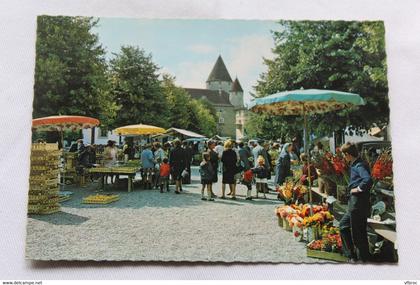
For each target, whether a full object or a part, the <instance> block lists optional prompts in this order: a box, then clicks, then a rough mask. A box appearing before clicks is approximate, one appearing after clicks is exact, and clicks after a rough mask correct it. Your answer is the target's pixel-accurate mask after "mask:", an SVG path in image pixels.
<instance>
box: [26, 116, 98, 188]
mask: <svg viewBox="0 0 420 285" xmlns="http://www.w3.org/2000/svg"><path fill="white" fill-rule="evenodd" d="M99 124H100V122H99V120H98V119H95V118H91V117H86V116H70V115H58V116H49V117H43V118H36V119H33V120H32V130H33V131H57V132H59V133H60V140H61V141H60V143H61V145H63V141H64V131H65V130H71V131H76V130H80V129H89V128H94V127H96V126H99ZM63 162H64V163H63V166H62V167H61V169H60V179H61V182H62V183H63V184H68V183H74V182H75V181H77V180H78V178H79V175H78V173H77V171H76V167H77V154H76V153H69V152H63ZM82 180H83V179H82Z"/></svg>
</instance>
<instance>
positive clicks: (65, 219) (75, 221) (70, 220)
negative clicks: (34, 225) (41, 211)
mask: <svg viewBox="0 0 420 285" xmlns="http://www.w3.org/2000/svg"><path fill="white" fill-rule="evenodd" d="M28 217H29V218H32V219H36V220H39V221H43V222H47V223H50V224H54V225H80V224H82V223H84V222H86V221H87V220H89V218H86V217H82V216H78V215H74V214H70V213H66V212H57V213H54V214H51V215H28Z"/></svg>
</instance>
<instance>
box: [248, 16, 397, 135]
mask: <svg viewBox="0 0 420 285" xmlns="http://www.w3.org/2000/svg"><path fill="white" fill-rule="evenodd" d="M273 39H274V43H275V47H274V49H273V53H274V55H275V56H274V58H273V59H265V60H264V63H265V65H266V66H267V72H265V73H262V74H261V75H260V79H259V80H258V83H257V85H256V86H255V91H256V96H258V97H259V96H267V95H269V94H273V93H276V92H279V91H285V90H295V89H300V88H304V89H312V88H316V89H331V90H339V91H345V92H353V93H357V94H360V95H361V96H362V97H363V98H364V99H365V101H366V102H367V104H366V105H365V106H361V107H359V108H354V109H352V110H342V111H339V112H330V113H326V114H322V115H316V116H312V117H311V119H310V125H311V129H312V131H313V132H314V133H316V134H319V135H324V134H328V133H330V132H331V131H336V130H340V129H345V128H346V127H350V130H351V131H361V130H363V129H368V128H370V127H371V126H372V125H375V124H376V125H378V126H383V125H386V124H387V123H388V120H389V107H388V95H387V94H388V85H387V77H386V73H387V69H386V54H385V40H384V25H383V23H382V22H345V21H317V22H313V21H280V22H279V29H278V30H276V31H273ZM251 117H252V118H253V121H252V120H249V123H248V126H247V129H248V128H249V129H250V131H251V134H253V135H255V134H258V133H260V132H262V130H265V129H269V128H270V125H271V124H273V121H276V122H278V124H277V125H278V126H276V127H275V128H274V129H273V131H274V133H273V136H277V137H280V136H282V135H283V136H284V134H285V133H286V134H288V133H292V132H295V131H296V130H297V129H298V128H299V125H300V128H301V126H302V125H301V119H300V118H299V117H296V116H290V117H286V116H284V117H270V116H267V115H252V116H251ZM257 118H258V119H257ZM252 132H254V133H252Z"/></svg>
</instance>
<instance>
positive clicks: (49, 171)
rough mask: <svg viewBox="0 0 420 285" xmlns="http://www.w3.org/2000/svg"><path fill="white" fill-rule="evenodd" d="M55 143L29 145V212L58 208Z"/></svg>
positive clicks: (57, 151)
mask: <svg viewBox="0 0 420 285" xmlns="http://www.w3.org/2000/svg"><path fill="white" fill-rule="evenodd" d="M60 155H61V151H59V150H58V145H57V144H47V143H35V144H32V147H31V171H30V177H29V203H28V213H30V214H51V213H55V212H58V211H59V210H60V204H59V195H58V192H59V187H58V182H59V181H58V175H59V168H58V167H59V158H60Z"/></svg>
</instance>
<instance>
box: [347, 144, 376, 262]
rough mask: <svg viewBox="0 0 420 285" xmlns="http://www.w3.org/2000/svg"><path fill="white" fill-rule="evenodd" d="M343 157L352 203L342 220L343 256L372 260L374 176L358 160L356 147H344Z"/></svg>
mask: <svg viewBox="0 0 420 285" xmlns="http://www.w3.org/2000/svg"><path fill="white" fill-rule="evenodd" d="M341 151H342V152H343V154H344V158H345V159H346V161H347V162H348V163H349V164H350V166H351V167H350V182H349V185H348V191H349V195H350V198H349V202H348V209H347V212H346V213H345V214H344V216H343V218H342V219H341V220H340V235H341V240H342V242H343V253H344V255H345V256H346V257H348V258H349V259H350V260H357V259H359V260H361V261H363V262H366V261H368V260H369V257H370V254H369V245H368V239H367V218H368V216H369V212H370V205H369V196H370V188H371V187H372V184H373V182H372V177H371V175H370V170H369V167H368V166H367V165H366V163H365V162H364V161H363V160H362V159H361V158H360V157H359V152H358V150H357V147H356V145H354V144H352V143H346V144H344V145H343V146H342V147H341Z"/></svg>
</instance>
